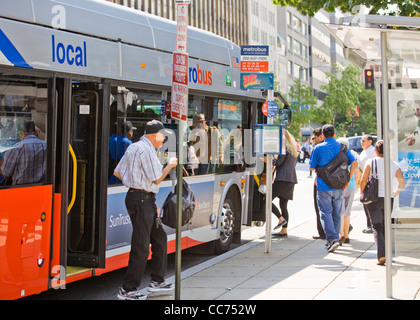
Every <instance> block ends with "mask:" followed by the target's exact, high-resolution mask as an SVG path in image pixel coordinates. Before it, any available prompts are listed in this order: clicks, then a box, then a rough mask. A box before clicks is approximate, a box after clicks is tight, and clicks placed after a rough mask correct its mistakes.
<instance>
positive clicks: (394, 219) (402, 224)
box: [324, 15, 420, 298]
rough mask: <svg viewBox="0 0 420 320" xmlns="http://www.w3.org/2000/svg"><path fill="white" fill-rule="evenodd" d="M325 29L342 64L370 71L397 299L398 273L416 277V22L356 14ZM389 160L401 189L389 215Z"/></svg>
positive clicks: (389, 268) (419, 85) (390, 281)
mask: <svg viewBox="0 0 420 320" xmlns="http://www.w3.org/2000/svg"><path fill="white" fill-rule="evenodd" d="M324 26H325V27H326V28H327V30H328V31H329V33H330V34H331V35H332V36H333V37H334V38H335V39H336V40H337V41H338V42H339V43H341V45H342V47H343V53H344V56H345V58H346V59H347V60H349V61H350V62H352V63H353V64H355V65H357V66H359V67H360V68H362V69H364V68H367V66H372V65H373V66H374V73H375V78H377V80H376V83H375V87H376V93H377V99H376V101H377V121H378V126H377V130H378V131H377V134H378V139H383V140H384V161H385V242H386V246H385V247H386V291H387V292H386V295H387V297H388V298H391V297H393V298H398V297H397V295H396V292H397V291H399V290H403V289H404V288H403V287H402V286H404V281H398V280H397V279H398V276H399V274H402V273H405V274H408V275H409V278H411V279H412V280H414V279H419V278H420V250H418V248H419V245H420V135H419V132H420V18H412V17H394V16H377V15H359V16H350V17H345V18H341V19H340V22H339V24H338V25H334V24H324ZM383 84H387V85H383ZM392 160H393V161H396V162H398V163H399V165H400V167H401V170H402V172H403V174H404V178H405V181H406V185H405V188H404V190H403V191H402V192H401V193H400V194H399V195H398V196H397V197H396V198H395V199H394V203H393V208H392V210H391V196H390V194H391V190H392V189H394V187H395V186H394V185H393V184H392V177H391V173H390V162H391V161H392Z"/></svg>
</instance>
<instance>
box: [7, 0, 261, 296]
mask: <svg viewBox="0 0 420 320" xmlns="http://www.w3.org/2000/svg"><path fill="white" fill-rule="evenodd" d="M175 34H176V25H175V23H174V22H172V21H169V20H166V19H163V18H159V17H156V16H153V15H149V14H147V13H143V12H140V11H136V10H133V9H129V8H125V7H122V6H118V5H115V4H112V3H109V2H106V1H93V0H92V1H88V0H76V1H75V0H72V1H70V0H63V1H60V2H57V1H53V0H38V1H31V0H18V1H8V0H0V159H1V160H0V162H2V163H4V162H5V161H6V160H8V158H10V157H8V153H9V152H10V151H11V150H14V149H16V148H18V147H19V146H20V144H21V143H20V140H21V139H23V137H24V136H23V135H22V131H23V128H24V127H25V126H24V122H25V121H27V120H30V121H33V122H34V123H35V125H36V133H35V136H36V137H37V139H39V140H42V141H45V145H46V148H45V152H44V158H43V160H42V161H43V164H44V165H43V166H42V170H43V174H41V175H40V176H42V178H41V179H34V178H33V177H32V178H28V177H27V179H26V180H25V179H23V180H22V179H21V180H19V181H17V180H16V179H14V178H15V177H14V175H11V176H7V175H6V174H0V299H16V298H20V297H25V296H28V295H31V294H34V293H38V292H41V291H44V290H48V289H49V288H57V287H61V286H63V285H64V284H66V283H70V282H73V281H77V280H80V279H84V278H87V277H92V276H96V275H100V274H103V273H105V272H109V271H112V270H115V269H118V268H122V267H125V266H126V265H127V263H128V255H129V251H130V240H131V223H130V219H129V216H128V214H127V211H126V208H125V201H124V200H125V194H126V191H127V189H126V187H124V186H123V185H122V184H120V183H118V181H116V180H115V179H114V178H113V177H112V176H111V174H110V173H111V172H112V171H113V168H114V167H113V166H114V165H115V161H118V160H116V159H118V154H117V152H116V151H115V148H114V146H111V145H112V142H111V143H110V141H111V140H112V139H114V138H116V137H118V136H120V135H121V134H122V132H121V130H122V129H121V127H122V125H123V123H124V122H125V121H130V122H131V123H132V125H133V126H134V127H136V128H137V130H134V131H133V132H134V135H133V137H132V140H131V141H132V142H135V141H138V140H139V138H140V137H141V136H142V132H143V127H144V124H145V123H146V122H147V121H149V120H151V119H158V120H161V121H162V122H164V123H166V125H167V126H168V127H169V128H171V127H173V128H175V121H174V120H172V119H170V117H169V116H167V114H166V112H165V108H162V105H165V101H170V100H171V99H170V94H171V81H172V77H171V76H172V53H173V51H174V48H175ZM188 53H189V108H188V127H189V128H190V129H191V128H194V127H195V125H196V124H195V123H194V120H193V119H194V117H195V116H197V115H198V114H204V115H205V117H206V121H207V124H208V125H209V126H210V127H212V128H213V130H215V131H216V132H217V135H216V136H217V138H216V139H213V138H212V142H211V143H212V146H214V148H216V150H218V151H216V152H215V154H216V155H219V151H220V150H222V151H221V152H220V155H221V157H223V158H218V156H214V158H213V160H212V161H211V163H210V164H208V165H207V166H206V167H205V168H204V169H203V166H200V168H198V165H197V164H196V163H194V161H192V160H191V159H187V160H186V161H185V163H186V164H185V168H186V171H189V172H190V175H189V176H188V177H185V179H186V181H187V182H188V183H189V185H190V186H191V188H192V190H193V191H194V194H195V197H196V201H197V207H196V210H195V212H194V216H193V219H192V220H191V222H190V223H189V224H188V225H186V226H184V227H183V231H182V248H188V247H191V246H195V245H198V244H202V243H209V242H212V243H213V244H214V250H215V251H216V252H219V253H220V252H224V251H226V250H228V248H229V246H230V244H231V243H232V241H238V240H239V239H240V231H241V225H242V224H249V223H250V222H251V220H252V219H253V218H252V216H251V215H252V211H253V210H254V211H259V210H258V209H257V210H256V209H255V204H254V205H253V203H252V197H249V196H248V195H249V194H252V190H250V189H252V184H253V182H252V181H253V178H252V176H250V175H247V171H246V165H247V164H246V163H245V161H244V156H243V152H244V150H243V149H244V143H243V140H241V139H242V138H243V137H244V135H243V134H242V135H241V134H239V139H240V140H239V141H240V142H239V144H238V139H237V138H234V137H232V136H231V137H229V135H228V134H226V133H229V132H232V131H235V130H243V129H251V128H252V125H253V124H255V123H256V122H257V113H258V111H257V110H258V108H260V110H261V104H262V103H263V102H264V98H263V96H262V92H260V91H242V90H241V89H240V69H239V64H238V62H239V59H240V48H239V47H238V46H236V45H235V44H233V43H232V42H230V41H228V40H226V39H223V38H221V37H219V36H216V35H214V34H211V33H209V32H206V31H202V30H199V29H195V28H189V30H188ZM162 101H164V102H163V103H162ZM259 112H261V111H259ZM236 132H238V131H236ZM114 141H115V140H114ZM186 141H188V139H186ZM188 143H189V142H188ZM221 146H222V147H221ZM170 147H171V146H169V148H170ZM220 148H221V149H220ZM113 150H114V151H113ZM167 151H168V150H166V153H167ZM166 153H165V150H163V151H162V152H161V154H160V156H162V160H164V159H165V155H166ZM248 153H251V152H250V151H248ZM222 154H223V155H222ZM21 156H22V157H25V155H21ZM22 157H21V159H23V163H25V161H28V160H25V159H26V158H22ZM27 159H33V158H30V157H28V158H27ZM21 165H22V164H21ZM194 166H195V167H194ZM0 167H1V165H0ZM198 169H200V170H198ZM20 170H22V169H20ZM193 171H194V174H192V173H193ZM9 175H10V174H9ZM37 176H39V175H37ZM171 188H172V181H171V180H170V179H167V180H166V181H164V182H163V183H162V185H161V187H160V191H159V193H158V194H157V206H158V208H159V209H160V207H161V206H162V204H163V201H164V200H165V198H166V196H167V195H168V193H169V192H170V191H171ZM254 220H255V219H254ZM165 230H166V231H167V233H168V253H170V252H174V250H175V230H174V229H171V228H169V227H165Z"/></svg>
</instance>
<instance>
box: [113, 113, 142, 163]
mask: <svg viewBox="0 0 420 320" xmlns="http://www.w3.org/2000/svg"><path fill="white" fill-rule="evenodd" d="M135 130H137V128H136V127H135V126H133V124H132V123H131V122H130V121H125V122H124V123H123V125H122V126H121V134H120V135H119V137H118V138H117V155H118V159H122V157H123V156H124V153H125V151H126V150H127V148H128V147H129V146H130V144H132V143H133V142H132V141H131V139H133V135H134V131H135Z"/></svg>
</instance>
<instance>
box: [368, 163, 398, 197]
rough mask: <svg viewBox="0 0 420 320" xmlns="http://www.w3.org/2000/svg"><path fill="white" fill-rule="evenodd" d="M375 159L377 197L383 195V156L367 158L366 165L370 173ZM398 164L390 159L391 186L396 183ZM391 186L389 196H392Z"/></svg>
mask: <svg viewBox="0 0 420 320" xmlns="http://www.w3.org/2000/svg"><path fill="white" fill-rule="evenodd" d="M374 161H376V165H377V166H378V168H377V172H378V197H385V160H384V158H383V157H376V158H373V159H368V160H367V161H366V165H365V168H366V166H369V167H370V172H371V174H372V168H374V166H373V162H374ZM398 169H400V166H399V165H398V163H396V162H395V161H393V160H391V186H395V184H397V181H396V180H397V178H396V176H395V175H396V174H397V171H398ZM392 189H393V187H392V188H391V198H393V197H394V193H393V190H392Z"/></svg>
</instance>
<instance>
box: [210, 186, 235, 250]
mask: <svg viewBox="0 0 420 320" xmlns="http://www.w3.org/2000/svg"><path fill="white" fill-rule="evenodd" d="M235 203H236V202H235V200H234V198H233V196H232V193H231V192H229V193H228V194H227V195H226V198H225V201H224V202H223V207H222V212H221V214H220V225H219V231H220V237H219V239H217V240H215V242H214V253H215V254H222V253H225V252H227V251H228V250H229V248H230V246H231V244H232V242H233V238H234V232H235V224H236V223H238V221H237V217H238V215H237V212H238V209H239V208H236V205H235Z"/></svg>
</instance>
